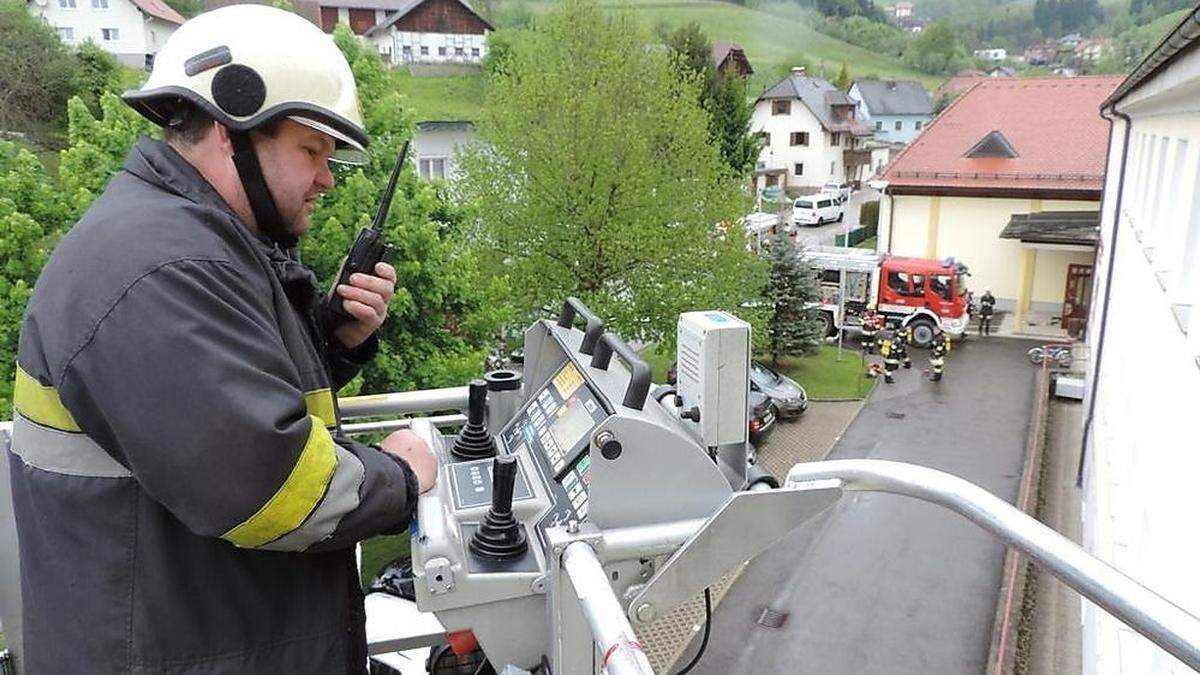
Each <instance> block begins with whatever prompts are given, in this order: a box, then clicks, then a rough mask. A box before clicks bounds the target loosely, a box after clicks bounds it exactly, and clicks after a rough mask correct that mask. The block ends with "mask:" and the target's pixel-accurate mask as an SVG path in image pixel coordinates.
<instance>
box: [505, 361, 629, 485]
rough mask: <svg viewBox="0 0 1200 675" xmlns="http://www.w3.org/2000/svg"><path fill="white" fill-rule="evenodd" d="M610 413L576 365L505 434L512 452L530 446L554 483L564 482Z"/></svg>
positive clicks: (550, 385)
mask: <svg viewBox="0 0 1200 675" xmlns="http://www.w3.org/2000/svg"><path fill="white" fill-rule="evenodd" d="M605 417H606V414H605V412H604V409H603V408H602V407H601V406H600V404H599V401H597V400H596V395H595V394H593V393H592V390H591V389H590V388H589V387H588V386H587V385H586V384H584V381H583V375H582V374H580V372H579V370H578V369H577V368H576V367H575V364H573V363H568V364H566V365H564V366H563V367H562V368H561V369H560V370H559V371H558V373H557V374H556V375H555V376H554V378H553V379H552V380H551V381H550V382H549V383H548V384H547V385H546V386H545V387H544V388H543V389H542V390H541V391H540V392H538V394H537V395H536V396H534V397H533V399H532V400H530V401H529V403H527V404H526V406H525V408H524V409H523V410H522V411H521V412H520V413H518V414H517V417H516V418H515V419H514V420H513V422H512V423H511V424H509V426H508V427H507V428H506V429H505V430H504V431H503V433H502V434H501V440H502V441H503V442H504V446H505V447H506V448H508V449H509V451H510V452H515V451H517V450H519V449H520V448H521V447H528V448H530V449H531V450H532V451H533V454H534V455H535V456H538V457H541V458H544V459H545V460H546V464H547V465H548V467H549V469H550V475H549V476H547V477H548V478H550V479H552V480H560V479H561V478H562V476H563V472H564V470H566V468H567V467H568V466H570V465H571V464H573V463H574V462H575V460H576V457H577V455H578V454H579V453H580V452H582V451H583V449H584V448H586V447H587V438H588V434H589V433H590V432H591V431H592V430H593V429H595V428H596V426H597V425H598V424H600V422H601V421H603V420H604V418H605Z"/></svg>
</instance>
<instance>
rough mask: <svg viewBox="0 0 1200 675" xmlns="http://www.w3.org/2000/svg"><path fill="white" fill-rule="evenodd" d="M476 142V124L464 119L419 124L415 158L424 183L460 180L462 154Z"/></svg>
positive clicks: (414, 140)
mask: <svg viewBox="0 0 1200 675" xmlns="http://www.w3.org/2000/svg"><path fill="white" fill-rule="evenodd" d="M474 139H475V125H474V124H473V123H471V122H467V121H463V120H430V121H425V122H417V131H416V133H415V134H413V155H414V156H415V157H416V164H417V175H418V176H419V177H420V178H421V179H422V180H446V181H453V180H454V179H456V178H457V177H458V153H459V151H460V150H461V149H462V148H464V147H465V146H467V145H470V144H471V143H472V142H473V141H474Z"/></svg>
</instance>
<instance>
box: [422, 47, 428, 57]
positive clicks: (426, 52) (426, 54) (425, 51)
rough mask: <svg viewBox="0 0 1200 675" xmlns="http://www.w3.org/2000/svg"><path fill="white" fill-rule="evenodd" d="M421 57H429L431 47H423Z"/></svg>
mask: <svg viewBox="0 0 1200 675" xmlns="http://www.w3.org/2000/svg"><path fill="white" fill-rule="evenodd" d="M421 56H429V47H428V46H426V45H421Z"/></svg>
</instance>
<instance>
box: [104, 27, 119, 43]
mask: <svg viewBox="0 0 1200 675" xmlns="http://www.w3.org/2000/svg"><path fill="white" fill-rule="evenodd" d="M100 37H101V38H103V39H104V41H105V42H114V41H116V40H120V39H121V31H119V30H117V29H116V28H101V29H100Z"/></svg>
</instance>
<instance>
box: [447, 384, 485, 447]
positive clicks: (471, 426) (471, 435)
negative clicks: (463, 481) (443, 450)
mask: <svg viewBox="0 0 1200 675" xmlns="http://www.w3.org/2000/svg"><path fill="white" fill-rule="evenodd" d="M469 388H470V397H469V398H468V400H467V426H465V427H463V430H462V431H461V432H459V434H458V439H457V440H455V441H454V448H453V449H451V450H450V454H452V455H454V456H455V457H456V458H458V459H461V460H470V459H487V458H488V457H495V456H496V441H494V440H493V439H492V436H491V434H489V433H488V430H487V425H485V424H484V422H483V420H484V416H485V415H486V414H487V408H486V407H485V406H486V405H487V382H485V381H484V380H471V384H470V387H469Z"/></svg>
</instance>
